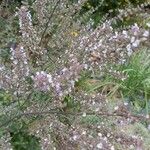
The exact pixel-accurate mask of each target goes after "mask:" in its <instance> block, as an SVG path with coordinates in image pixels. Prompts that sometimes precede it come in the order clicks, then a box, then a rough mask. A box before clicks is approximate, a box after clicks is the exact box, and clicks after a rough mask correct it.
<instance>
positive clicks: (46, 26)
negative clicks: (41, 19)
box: [39, 0, 60, 45]
mask: <svg viewBox="0 0 150 150" xmlns="http://www.w3.org/2000/svg"><path fill="white" fill-rule="evenodd" d="M59 2H60V0H58V1H57V3H56V5H55V7H54V9H53V11H52V13H51V15H50V17H49V19H48V21H47V23H46V25H45V29H44V31H43V33H42V36H41V40H40V43H39V44H40V45H41V42H42V40H43V38H44V35H45V33H46V30H47V29H48V25H49V23H50V21H51V19H52V17H53V14H54V12H55V10H56V8H57V6H58V4H59Z"/></svg>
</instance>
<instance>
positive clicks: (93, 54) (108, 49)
mask: <svg viewBox="0 0 150 150" xmlns="http://www.w3.org/2000/svg"><path fill="white" fill-rule="evenodd" d="M149 35H150V33H149V30H146V29H143V28H140V27H139V26H138V25H137V24H134V25H133V26H131V28H130V29H128V30H123V31H114V30H113V28H112V27H111V23H110V22H105V23H103V24H102V26H100V27H98V28H97V29H95V30H94V31H90V32H89V35H85V36H83V35H82V36H80V37H79V40H78V41H77V43H76V44H77V45H78V49H79V51H84V52H83V53H84V59H83V62H84V63H87V64H89V65H90V66H95V65H96V66H98V67H99V68H100V69H102V68H103V67H105V66H106V65H107V64H108V63H109V64H111V63H125V62H126V59H127V58H128V57H130V56H131V54H132V53H133V52H134V51H137V50H138V49H139V48H140V47H141V46H143V45H144V44H145V45H146V44H147V43H148V42H149ZM79 41H80V42H79ZM76 44H75V45H73V47H77V46H76Z"/></svg>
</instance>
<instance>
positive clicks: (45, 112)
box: [0, 109, 150, 128]
mask: <svg viewBox="0 0 150 150" xmlns="http://www.w3.org/2000/svg"><path fill="white" fill-rule="evenodd" d="M84 113H85V114H86V115H96V116H105V117H123V118H135V119H138V120H145V121H150V119H149V118H146V117H145V116H142V115H132V114H129V113H127V114H125V113H120V114H119V113H108V112H99V113H95V112H84ZM84 113H83V112H79V113H75V112H67V113H66V112H61V111H58V110H55V109H51V110H48V111H42V112H27V113H21V114H19V115H18V116H14V117H13V118H12V119H10V120H8V121H6V122H5V123H3V124H1V125H0V128H1V127H3V126H5V125H7V124H9V123H10V122H11V121H13V120H15V119H19V118H21V117H22V116H32V115H43V114H57V115H73V116H82V115H83V114H84Z"/></svg>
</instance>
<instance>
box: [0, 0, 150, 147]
mask: <svg viewBox="0 0 150 150" xmlns="http://www.w3.org/2000/svg"><path fill="white" fill-rule="evenodd" d="M84 4H85V0H81V1H78V2H77V3H71V2H69V1H67V0H65V1H61V0H58V1H56V2H55V3H53V1H47V0H42V1H40V0H36V1H35V2H34V3H33V4H32V6H30V5H26V4H23V5H22V6H20V8H18V11H17V13H16V16H17V17H18V24H19V32H18V34H17V35H16V36H17V38H16V39H17V43H13V44H11V46H10V47H9V49H10V50H9V52H10V54H9V55H10V58H9V59H10V60H9V62H7V63H5V62H3V61H2V63H1V66H0V70H1V72H0V79H1V81H0V90H1V91H0V92H1V93H0V97H1V98H2V99H3V100H6V101H7V99H9V100H8V102H7V103H4V102H2V103H0V115H1V118H0V120H1V121H0V122H1V124H0V135H1V137H2V138H1V139H0V143H1V145H2V146H1V145H0V146H1V147H0V148H2V149H11V148H13V149H19V148H20V147H21V148H22V149H27V148H28V145H30V144H31V141H33V143H35V145H38V146H37V149H39V144H40V147H41V149H43V150H48V149H64V150H65V149H66V150H69V149H70V150H74V149H93V150H97V149H103V150H105V149H106V150H109V149H110V150H114V149H137V150H138V149H149V148H150V147H149V145H148V144H147V143H148V142H149V139H150V138H149V135H147V134H146V135H145V132H148V130H149V128H147V126H148V123H149V115H148V113H149V111H148V110H149V102H148V98H149V97H148V96H149V95H148V94H147V93H146V94H145V97H144V98H145V100H146V110H147V112H146V113H145V112H142V113H139V112H137V111H135V107H134V105H132V103H131V102H130V101H125V100H124V99H125V98H128V97H123V96H122V97H121V96H118V95H116V96H115V101H111V100H110V99H109V98H108V97H107V96H108V93H110V91H117V90H120V89H119V88H120V86H118V84H117V86H112V85H116V83H117V82H115V83H113V84H112V82H111V84H110V82H109V83H104V84H103V85H99V83H100V82H103V81H104V80H103V79H106V78H107V76H106V75H107V74H108V73H109V74H110V75H112V76H113V77H115V79H116V78H117V79H118V80H119V81H120V79H121V81H125V80H126V79H130V78H129V77H128V75H129V74H125V71H124V72H123V71H120V70H119V71H118V70H117V66H118V67H119V66H127V65H128V64H129V60H130V58H131V57H132V56H133V55H134V54H136V53H138V52H139V51H141V50H142V49H143V47H144V48H145V47H149V45H150V42H149V37H150V33H149V17H150V16H149V14H148V13H147V12H144V11H142V12H140V14H139V16H142V15H143V16H144V17H145V18H144V20H143V25H141V24H140V25H141V26H140V25H139V22H137V23H136V22H135V23H134V24H133V25H132V26H130V27H129V28H128V29H123V30H121V31H119V30H117V29H115V28H113V26H112V25H113V23H114V21H115V20H116V18H112V19H109V20H106V21H104V22H103V23H102V24H101V25H99V26H98V27H97V28H96V29H93V28H92V24H93V21H92V20H90V21H89V22H88V23H87V24H82V22H83V20H84V19H85V18H84V17H86V14H85V15H83V16H82V17H79V15H80V12H81V11H80V10H81V9H82V6H83V5H84ZM129 9H130V7H129ZM139 9H140V8H139ZM131 10H132V8H131ZM133 10H134V11H133V13H137V9H133ZM122 15H124V13H123V14H122ZM146 53H147V55H148V58H149V51H146ZM147 60H148V59H147ZM142 62H143V63H144V64H145V62H144V61H142ZM142 62H141V63H142ZM148 64H149V63H148ZM114 66H115V67H114ZM147 66H148V65H147ZM144 73H145V74H147V72H144ZM84 74H88V77H85V78H88V81H89V84H91V85H94V89H90V90H89V91H86V90H83V89H82V88H81V87H80V82H82V77H83V76H84ZM130 77H131V76H130ZM92 78H93V79H92ZM115 79H113V80H114V81H115ZM144 79H145V78H144ZM147 79H148V80H149V78H147ZM141 81H143V80H141ZM146 82H149V81H147V80H146ZM104 85H110V87H109V88H110V89H108V87H107V89H106V88H103V89H102V90H98V89H99V87H104ZM146 85H147V84H146ZM97 86H98V87H97ZM134 87H135V86H134ZM116 88H117V90H116ZM148 88H149V87H148ZM148 88H147V89H148ZM141 90H143V91H144V89H141ZM104 91H105V92H104ZM146 92H147V91H146ZM120 93H121V92H119V94H120ZM128 94H130V92H129V93H128ZM7 95H9V97H11V98H9V97H7ZM120 95H121V94H120ZM127 96H130V95H127ZM135 112H136V113H137V114H136V113H135ZM13 122H14V123H13ZM136 122H138V125H137V126H135V128H134V127H133V129H131V130H132V134H129V133H128V134H126V130H127V128H132V126H134V125H135V123H136ZM143 122H145V124H147V126H146V125H144V123H143ZM139 128H140V129H141V130H142V131H141V132H142V133H143V132H144V131H145V132H144V135H142V133H137V130H138V129H139ZM25 131H26V132H27V133H26V132H25ZM28 132H29V133H28ZM30 134H31V135H30ZM18 137H21V138H18ZM5 139H6V140H5ZM16 139H18V141H19V143H20V144H19V146H20V147H19V146H18V145H17V141H16ZM38 139H39V140H38ZM144 140H145V141H146V142H145V141H144ZM10 143H11V144H10ZM24 143H27V144H25V145H23V144H24ZM31 145H32V144H31Z"/></svg>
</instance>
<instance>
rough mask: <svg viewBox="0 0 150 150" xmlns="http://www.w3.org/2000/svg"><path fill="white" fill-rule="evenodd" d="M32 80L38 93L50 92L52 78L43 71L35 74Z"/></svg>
mask: <svg viewBox="0 0 150 150" xmlns="http://www.w3.org/2000/svg"><path fill="white" fill-rule="evenodd" d="M32 78H33V81H34V87H35V88H37V89H38V90H40V91H44V92H46V91H48V90H50V84H51V83H52V76H51V75H49V74H47V73H46V72H44V71H41V72H37V73H36V75H35V76H34V77H32Z"/></svg>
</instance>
